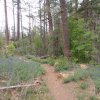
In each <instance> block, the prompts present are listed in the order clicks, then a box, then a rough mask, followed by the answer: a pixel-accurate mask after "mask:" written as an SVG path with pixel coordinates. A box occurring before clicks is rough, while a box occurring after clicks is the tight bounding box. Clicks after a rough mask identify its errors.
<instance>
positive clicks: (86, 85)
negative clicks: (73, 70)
mask: <svg viewBox="0 0 100 100" xmlns="http://www.w3.org/2000/svg"><path fill="white" fill-rule="evenodd" d="M87 87H88V84H86V83H81V84H80V88H81V89H83V90H84V89H86V88H87Z"/></svg>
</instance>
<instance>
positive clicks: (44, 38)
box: [43, 0, 46, 54]
mask: <svg viewBox="0 0 100 100" xmlns="http://www.w3.org/2000/svg"><path fill="white" fill-rule="evenodd" d="M45 4H46V3H45V0H44V32H43V48H44V50H43V51H44V54H45V53H46V12H45V10H46V9H45Z"/></svg>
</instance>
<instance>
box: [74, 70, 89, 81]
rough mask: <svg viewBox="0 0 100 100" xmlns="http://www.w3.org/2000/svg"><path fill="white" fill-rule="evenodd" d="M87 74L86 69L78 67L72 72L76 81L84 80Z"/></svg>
mask: <svg viewBox="0 0 100 100" xmlns="http://www.w3.org/2000/svg"><path fill="white" fill-rule="evenodd" d="M88 76H89V74H88V71H87V70H84V69H78V70H76V71H75V74H74V80H75V81H78V80H85V79H86V78H88Z"/></svg>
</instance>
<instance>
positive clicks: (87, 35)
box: [69, 17, 92, 62]
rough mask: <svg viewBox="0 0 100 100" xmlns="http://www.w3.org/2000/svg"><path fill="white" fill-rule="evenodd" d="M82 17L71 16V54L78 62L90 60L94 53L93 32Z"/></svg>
mask: <svg viewBox="0 0 100 100" xmlns="http://www.w3.org/2000/svg"><path fill="white" fill-rule="evenodd" d="M84 25H85V22H84V20H83V19H82V18H76V17H70V18H69V33H70V42H71V55H72V58H73V59H74V60H75V61H76V62H88V61H90V60H91V53H92V34H91V32H89V31H87V30H86V29H85V27H84Z"/></svg>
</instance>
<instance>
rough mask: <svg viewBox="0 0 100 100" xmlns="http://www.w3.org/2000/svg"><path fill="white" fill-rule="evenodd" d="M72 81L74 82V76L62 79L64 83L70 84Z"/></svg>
mask: <svg viewBox="0 0 100 100" xmlns="http://www.w3.org/2000/svg"><path fill="white" fill-rule="evenodd" d="M72 81H74V76H70V77H68V78H64V80H63V82H64V83H70V82H72Z"/></svg>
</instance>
